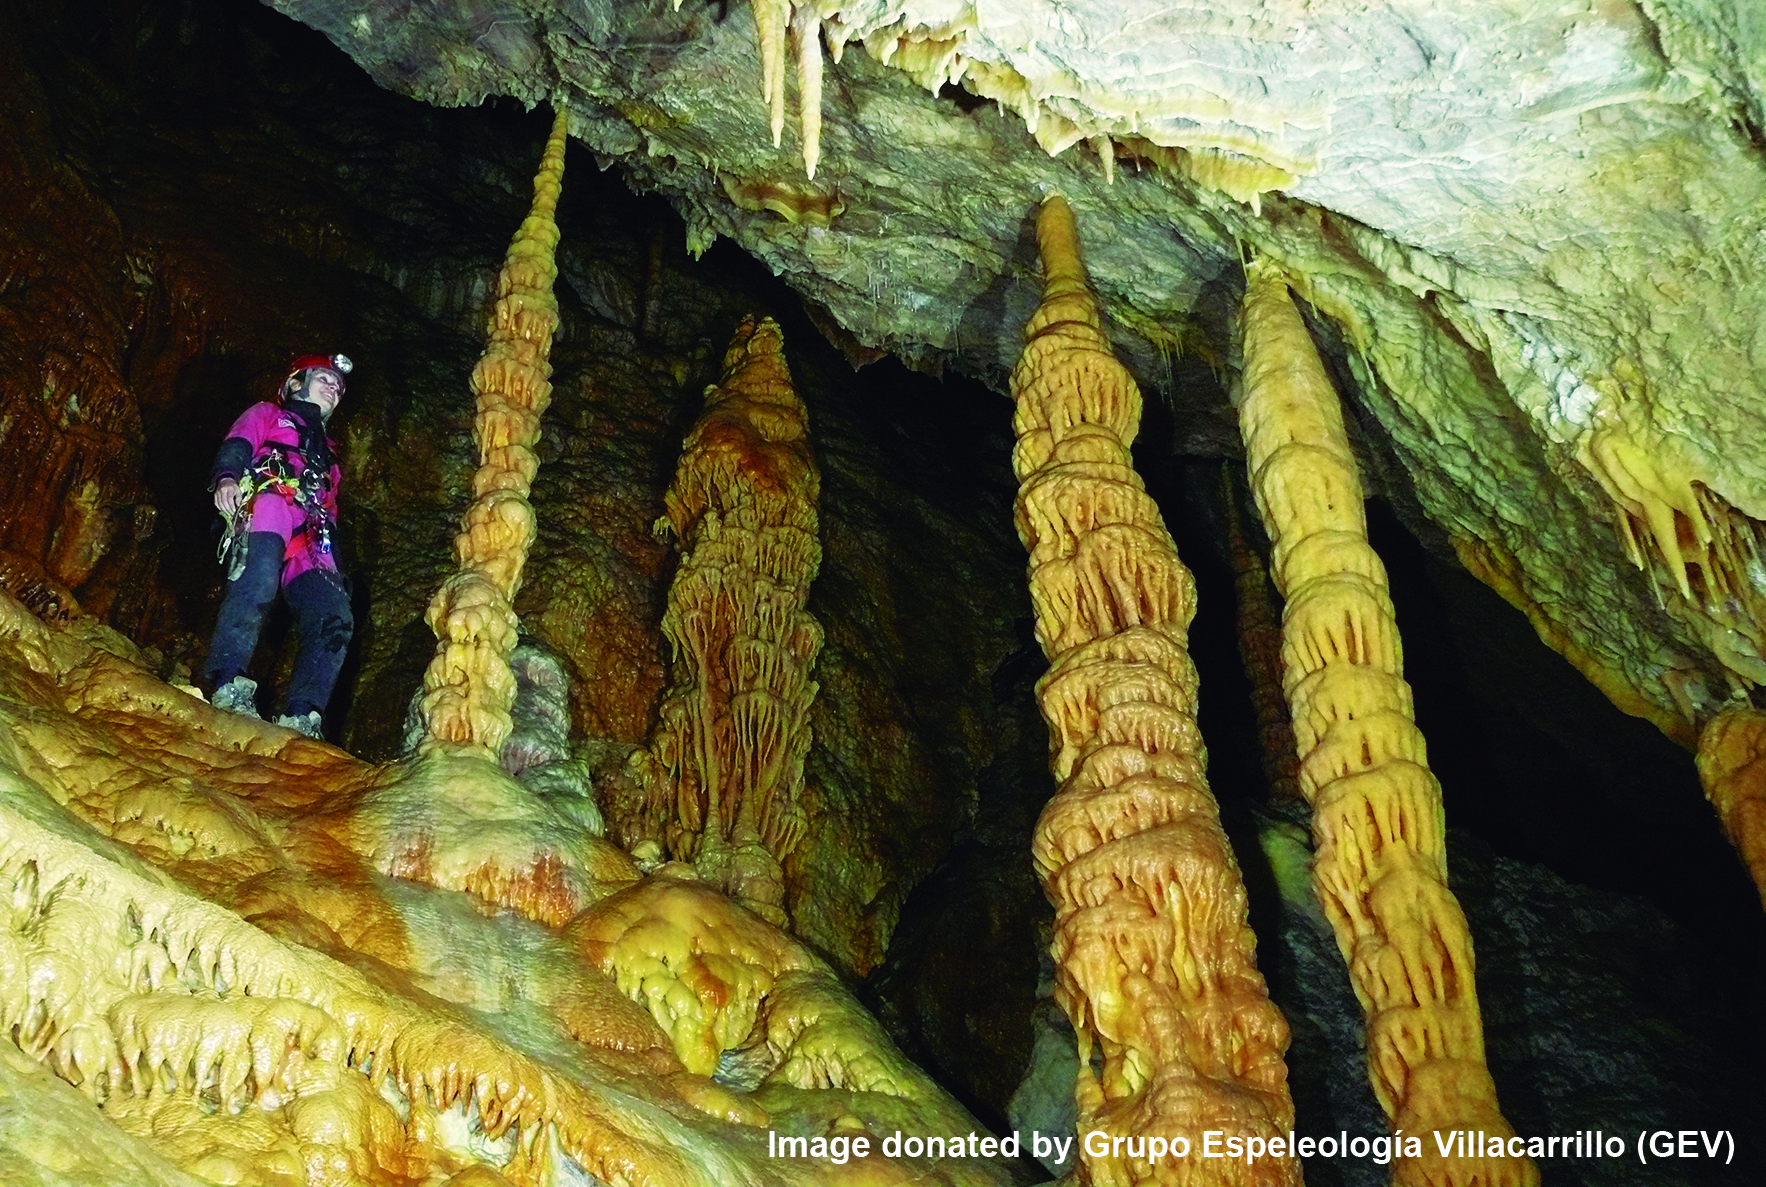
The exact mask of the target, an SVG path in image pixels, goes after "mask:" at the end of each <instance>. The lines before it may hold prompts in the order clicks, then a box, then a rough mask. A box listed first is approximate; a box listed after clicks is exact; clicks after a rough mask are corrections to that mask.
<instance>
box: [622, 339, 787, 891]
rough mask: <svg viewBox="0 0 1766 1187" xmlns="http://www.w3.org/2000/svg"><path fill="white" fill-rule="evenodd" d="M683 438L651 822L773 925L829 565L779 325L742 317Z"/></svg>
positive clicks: (670, 502)
mask: <svg viewBox="0 0 1766 1187" xmlns="http://www.w3.org/2000/svg"><path fill="white" fill-rule="evenodd" d="M705 400H706V408H705V413H704V415H703V416H701V417H700V418H699V422H698V423H697V424H695V425H694V426H693V430H692V432H691V433H689V434H688V435H687V440H686V445H685V448H684V450H683V452H682V454H681V462H680V466H679V468H678V469H677V470H676V471H675V479H674V483H673V484H672V485H671V486H670V487H669V489H668V495H667V499H666V507H667V511H668V514H667V515H666V516H664V517H663V518H662V519H661V520H660V521H658V523H657V527H658V530H665V531H670V532H673V533H674V536H675V538H676V539H678V540H679V541H680V542H681V563H680V568H679V569H678V570H677V571H676V573H675V579H674V584H673V585H672V586H671V587H670V588H669V593H668V610H667V612H666V614H665V615H664V616H663V620H662V631H663V634H664V635H666V636H667V637H668V641H669V645H670V647H671V649H672V651H673V654H674V674H673V682H672V684H671V686H670V689H669V691H668V693H667V695H666V696H665V698H664V700H663V704H662V721H661V724H660V725H659V726H658V727H657V732H656V738H655V744H654V746H653V750H654V753H655V755H656V757H657V759H658V760H659V762H660V763H661V765H662V767H663V768H664V769H665V770H666V772H667V773H666V775H665V776H661V777H658V778H656V779H655V780H654V781H653V783H652V791H651V799H650V805H649V815H650V821H651V827H652V828H653V829H660V830H661V832H662V834H663V835H664V837H665V838H666V840H667V842H668V845H669V848H670V849H671V850H672V851H673V853H674V855H675V856H676V857H681V858H688V859H691V860H692V862H693V863H694V865H695V866H696V867H698V869H699V872H700V875H701V876H702V877H704V878H705V879H706V880H707V881H710V882H711V883H713V884H714V885H717V886H719V887H721V888H722V889H724V890H726V891H728V892H729V893H730V894H732V895H734V896H735V897H736V898H737V899H739V900H740V901H741V902H742V903H743V904H744V905H746V906H748V907H749V908H750V909H752V910H755V911H756V912H758V913H759V914H761V915H762V916H764V917H766V918H767V919H769V920H770V921H772V922H774V923H783V922H784V920H785V911H784V901H785V886H784V874H783V870H782V868H781V864H780V863H782V862H783V861H784V860H785V858H786V856H787V855H788V854H789V853H790V852H791V850H792V849H793V848H795V847H796V845H797V842H798V840H799V838H801V837H802V835H803V830H804V819H803V814H802V810H801V809H800V808H799V806H798V799H799V796H800V794H801V792H802V790H803V760H804V756H805V755H806V754H807V753H808V752H809V736H810V735H809V708H810V702H811V701H813V700H814V699H815V695H816V684H815V681H813V680H811V679H810V669H811V668H812V667H813V666H814V665H815V660H816V653H817V652H819V651H820V650H821V648H822V631H821V628H820V627H819V626H817V625H816V621H815V619H813V618H811V617H810V615H809V612H808V611H807V610H805V609H804V604H805V602H806V601H807V600H808V597H809V586H810V582H811V581H813V580H815V576H816V570H817V569H818V568H819V567H820V566H821V563H822V548H821V544H820V542H819V541H818V540H817V537H816V531H817V527H816V500H817V497H818V495H819V494H820V491H821V476H820V475H819V474H818V473H817V471H816V465H815V459H814V458H813V457H812V456H811V454H810V449H809V435H808V428H807V426H806V424H805V422H804V408H803V402H802V401H801V400H799V399H798V398H797V392H796V391H795V389H793V388H792V386H791V375H790V372H789V371H787V370H786V367H785V356H784V338H783V336H782V335H781V334H780V332H779V327H778V325H777V324H776V323H774V322H773V320H772V319H771V318H767V319H766V320H764V321H762V322H760V323H759V324H758V325H756V324H755V323H754V322H753V321H752V320H749V321H746V322H744V323H743V324H742V326H741V328H740V329H738V330H737V332H736V336H735V339H734V341H732V342H731V344H730V349H729V351H728V353H727V354H725V356H724V371H723V382H722V383H721V384H720V385H717V386H714V387H709V388H707V389H706V392H705Z"/></svg>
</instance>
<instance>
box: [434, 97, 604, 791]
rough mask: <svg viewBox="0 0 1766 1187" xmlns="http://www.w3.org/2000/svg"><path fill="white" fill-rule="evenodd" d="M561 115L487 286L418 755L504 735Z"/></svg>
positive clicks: (526, 533) (549, 303)
mask: <svg viewBox="0 0 1766 1187" xmlns="http://www.w3.org/2000/svg"><path fill="white" fill-rule="evenodd" d="M568 126H569V119H568V116H567V114H566V112H565V111H564V110H563V109H562V108H561V109H560V110H559V112H558V119H557V121H556V122H555V123H554V124H553V125H552V135H551V138H550V139H549V140H548V141H547V142H546V153H545V157H544V158H543V159H542V160H541V162H540V170H539V172H538V173H537V174H535V176H534V180H533V208H532V209H531V210H530V211H529V213H528V216H527V218H526V219H524V220H522V223H521V228H520V229H519V230H518V231H517V232H516V233H515V238H514V240H513V241H512V242H511V243H510V244H509V254H508V256H507V257H506V258H505V259H504V261H503V271H502V274H501V275H500V276H499V277H498V280H497V303H496V307H495V310H494V312H493V313H492V316H491V324H490V329H489V339H490V340H489V342H488V343H487V345H486V346H485V351H484V355H483V357H482V358H480V359H479V360H478V366H476V367H474V368H473V371H472V392H473V395H474V396H476V397H477V400H478V419H477V421H476V422H475V423H474V425H473V435H474V436H475V437H476V438H477V440H478V472H477V474H475V475H474V476H473V479H472V494H473V499H474V501H473V504H472V506H471V507H469V508H467V511H466V518H465V522H464V523H463V524H462V525H461V530H460V534H459V535H457V536H455V537H454V554H455V556H456V557H457V558H458V559H459V562H460V568H459V570H458V571H457V572H456V573H455V574H454V575H453V576H452V577H450V578H448V580H447V581H446V582H444V583H443V584H442V587H441V589H440V590H438V591H436V595H435V598H434V599H433V600H432V601H431V602H430V604H429V613H428V614H427V615H426V616H425V618H426V620H427V621H428V623H429V626H430V629H432V630H433V631H435V637H436V649H435V658H434V659H432V660H430V662H429V670H428V671H427V672H426V673H424V676H423V689H424V692H423V705H422V712H423V720H424V725H425V738H424V747H425V748H426V749H427V748H430V747H433V746H435V745H436V744H438V743H439V744H450V745H454V746H467V747H482V748H483V749H485V750H487V751H488V752H489V754H490V755H491V756H492V757H495V756H496V755H497V753H498V752H499V751H500V750H501V749H502V746H503V743H504V741H506V740H507V739H508V737H509V732H510V729H511V723H510V718H509V709H510V706H511V705H513V704H514V701H515V675H514V673H513V672H512V671H511V670H510V668H509V656H510V655H511V654H512V653H513V652H514V650H515V642H516V634H517V629H516V619H515V610H514V607H513V605H512V602H513V601H514V598H515V592H516V591H517V590H518V589H520V588H521V571H522V568H523V566H525V565H526V563H527V550H528V548H529V547H530V546H531V545H532V544H533V538H534V530H535V529H534V514H533V504H532V503H530V502H528V499H527V495H528V490H529V487H530V485H531V484H532V482H533V476H534V473H535V472H536V471H537V470H538V469H539V458H538V457H537V456H536V455H535V454H534V451H533V447H534V443H535V442H536V441H538V440H539V436H540V414H541V413H543V412H544V411H545V410H546V405H547V404H549V403H551V400H552V384H551V382H550V379H551V375H552V367H551V364H550V363H548V362H547V357H548V356H549V355H550V354H551V350H552V334H553V332H554V331H556V330H557V328H558V302H557V300H556V299H555V298H554V297H553V296H552V282H553V281H554V280H555V279H556V278H557V275H558V265H557V261H556V254H555V253H556V251H557V248H558V224H557V223H556V222H554V221H553V214H554V212H555V211H556V209H557V207H558V194H559V191H560V190H561V189H562V188H563V186H564V146H565V143H566V141H567V139H568V130H569V127H568Z"/></svg>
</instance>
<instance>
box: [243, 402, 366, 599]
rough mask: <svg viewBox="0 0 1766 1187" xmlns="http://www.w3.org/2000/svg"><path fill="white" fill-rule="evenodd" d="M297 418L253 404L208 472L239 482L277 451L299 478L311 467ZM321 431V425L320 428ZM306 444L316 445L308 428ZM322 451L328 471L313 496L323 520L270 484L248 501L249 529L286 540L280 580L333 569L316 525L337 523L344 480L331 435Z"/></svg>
mask: <svg viewBox="0 0 1766 1187" xmlns="http://www.w3.org/2000/svg"><path fill="white" fill-rule="evenodd" d="M302 427H303V426H302V424H301V419H300V417H299V416H298V415H297V414H296V413H295V412H294V411H292V410H291V409H289V408H286V407H284V406H283V405H281V404H277V403H273V402H271V401H268V400H266V401H263V402H262V403H258V404H253V405H252V406H251V407H250V408H247V409H246V410H245V411H244V412H243V413H241V414H240V417H239V419H238V420H236V421H234V422H233V427H232V428H231V429H229V430H228V431H227V439H226V440H225V441H223V442H221V448H220V450H219V451H218V452H217V453H216V455H215V464H214V469H213V471H212V478H213V481H214V482H219V481H220V480H221V479H223V478H232V479H234V480H238V479H240V478H242V477H244V476H245V474H246V473H247V472H249V471H252V470H258V469H260V468H261V467H263V466H265V465H267V464H273V463H272V462H271V459H272V458H273V457H274V456H276V455H280V456H281V457H283V458H286V459H287V469H288V472H289V473H290V474H292V475H293V476H295V477H296V478H298V477H299V476H300V475H301V474H303V473H304V472H306V471H307V470H308V468H309V466H310V460H309V459H308V457H307V452H310V450H309V451H307V452H303V450H302V448H301V436H302V433H301V429H302ZM318 432H319V433H323V432H324V429H323V427H322V426H321V427H320V429H319V430H318ZM307 437H308V442H309V445H312V444H316V443H317V441H316V434H314V433H313V431H312V429H311V428H310V427H309V428H308V430H307ZM324 442H325V451H326V453H328V454H329V455H330V457H331V464H330V466H329V467H328V468H327V472H326V473H325V474H324V475H323V476H322V477H321V478H320V479H319V481H318V488H317V492H316V493H317V494H318V496H319V506H321V507H323V508H324V515H323V517H322V522H320V523H314V522H313V520H314V519H315V515H314V510H313V508H312V507H311V505H310V504H309V505H308V506H302V505H301V504H300V503H299V502H297V501H296V498H295V493H294V491H293V490H291V489H288V488H286V487H282V488H278V487H276V486H274V485H272V486H269V487H268V488H266V489H261V490H260V491H259V492H258V493H257V494H256V495H255V496H254V497H253V498H252V503H251V530H252V531H254V532H275V533H276V534H277V535H279V536H281V537H282V538H283V539H284V540H285V541H287V542H288V551H287V561H288V563H287V565H286V566H285V567H284V571H283V576H282V580H283V583H284V584H287V582H289V581H292V580H293V579H294V578H295V577H298V576H299V575H300V574H301V573H303V572H305V571H306V570H307V569H311V568H314V567H319V566H323V567H326V568H336V562H335V561H334V560H333V559H332V557H331V554H330V552H329V550H328V547H325V548H322V547H321V543H322V542H323V543H325V544H327V545H328V540H322V537H321V535H320V533H319V532H318V531H317V530H307V531H303V530H302V529H317V528H320V527H324V526H327V525H328V524H334V523H336V522H337V491H338V487H339V486H340V485H341V484H342V481H343V469H342V467H341V466H339V465H338V463H337V460H336V459H337V443H336V442H335V441H333V440H331V439H330V438H329V437H325V438H324Z"/></svg>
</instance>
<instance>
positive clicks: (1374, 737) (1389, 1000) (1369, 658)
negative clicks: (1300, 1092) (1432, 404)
mask: <svg viewBox="0 0 1766 1187" xmlns="http://www.w3.org/2000/svg"><path fill="white" fill-rule="evenodd" d="M1243 321H1244V335H1245V395H1244V403H1243V406H1242V407H1241V408H1240V410H1239V423H1240V427H1241V430H1242V432H1243V434H1244V438H1245V457H1246V464H1247V465H1248V466H1249V467H1250V469H1251V474H1252V485H1253V488H1254V490H1255V492H1256V496H1257V507H1258V510H1259V512H1261V514H1262V516H1263V523H1264V527H1265V528H1266V529H1267V530H1268V532H1269V538H1270V543H1271V545H1272V549H1273V567H1274V571H1275V572H1274V575H1275V580H1276V585H1277V587H1278V589H1279V590H1280V591H1281V592H1282V593H1283V594H1284V595H1285V596H1286V598H1287V607H1286V610H1285V612H1284V614H1283V653H1284V667H1285V673H1284V677H1283V681H1284V686H1285V691H1286V692H1287V696H1288V703H1289V706H1290V708H1291V710H1292V713H1293V718H1294V733H1295V738H1296V744H1297V748H1298V753H1299V755H1300V772H1299V776H1300V789H1301V792H1302V793H1303V794H1304V795H1305V796H1306V798H1307V799H1308V800H1309V801H1310V802H1311V804H1312V806H1313V836H1314V840H1315V842H1316V845H1317V857H1316V860H1315V862H1314V865H1313V885H1314V888H1315V889H1316V890H1317V893H1318V898H1319V901H1320V903H1321V904H1322V905H1323V907H1324V911H1325V914H1326V916H1327V917H1328V918H1329V919H1330V921H1331V926H1332V928H1333V929H1334V930H1335V932H1336V935H1337V944H1338V947H1339V948H1341V949H1342V952H1343V956H1344V959H1345V960H1347V961H1348V962H1349V975H1350V979H1351V981H1352V982H1353V983H1354V986H1355V992H1356V996H1357V997H1359V998H1360V999H1361V1005H1362V1009H1363V1010H1364V1011H1365V1012H1366V1014H1367V1028H1368V1034H1367V1047H1368V1070H1369V1073H1370V1075H1371V1077H1372V1080H1373V1087H1374V1095H1375V1096H1376V1097H1377V1098H1378V1099H1379V1102H1380V1105H1381V1107H1382V1108H1384V1109H1385V1110H1386V1114H1387V1116H1389V1117H1390V1118H1391V1119H1392V1124H1393V1128H1394V1129H1395V1130H1402V1131H1403V1132H1404V1133H1406V1134H1409V1135H1420V1136H1421V1137H1422V1139H1423V1140H1422V1143H1421V1148H1422V1153H1421V1156H1420V1157H1416V1158H1403V1159H1398V1160H1395V1161H1394V1164H1393V1181H1394V1182H1396V1183H1400V1184H1405V1185H1407V1187H1408V1185H1416V1187H1421V1185H1423V1184H1429V1185H1431V1187H1445V1185H1448V1184H1452V1185H1455V1187H1469V1185H1471V1184H1481V1185H1485V1187H1490V1185H1494V1184H1517V1185H1519V1184H1534V1183H1537V1182H1538V1181H1539V1174H1538V1171H1537V1170H1536V1169H1535V1168H1534V1166H1533V1164H1532V1163H1531V1162H1529V1161H1527V1160H1525V1159H1520V1158H1515V1159H1509V1158H1488V1159H1479V1158H1444V1157H1442V1156H1440V1155H1439V1153H1438V1151H1437V1147H1436V1145H1435V1142H1434V1141H1433V1140H1432V1139H1431V1137H1430V1132H1431V1131H1439V1132H1442V1133H1446V1132H1447V1131H1450V1130H1483V1131H1484V1132H1486V1133H1491V1134H1498V1133H1500V1134H1503V1135H1510V1134H1512V1133H1513V1132H1514V1131H1513V1130H1512V1129H1510V1128H1509V1125H1508V1123H1507V1122H1506V1121H1505V1120H1504V1119H1503V1117H1502V1114H1501V1112H1500V1111H1499V1110H1498V1108H1497V1104H1496V1086H1495V1084H1494V1083H1493V1082H1492V1081H1491V1079H1490V1073H1489V1071H1488V1070H1487V1069H1486V1067H1485V1064H1484V1034H1483V1026H1482V1022H1481V1021H1480V1018H1479V1014H1478V997H1477V993H1476V990H1475V988H1474V986H1473V976H1472V974H1473V962H1472V941H1471V934H1470V932H1469V931H1468V930H1467V928H1466V921H1465V916H1464V915H1463V914H1462V913H1461V911H1460V909H1459V903H1458V902H1457V901H1456V900H1455V899H1454V897H1453V894H1452V892H1451V891H1449V890H1448V888H1447V850H1446V844H1445V837H1444V832H1445V824H1444V821H1443V818H1442V810H1441V789H1440V786H1439V785H1438V784H1437V783H1436V782H1435V777H1434V775H1433V774H1431V773H1430V771H1429V768H1428V766H1427V758H1426V755H1425V752H1424V745H1423V737H1422V734H1421V732H1420V731H1419V730H1418V729H1417V727H1416V724H1415V722H1414V720H1413V718H1412V714H1411V695H1410V685H1409V684H1407V683H1406V682H1405V680H1404V676H1403V668H1402V660H1401V652H1400V646H1399V640H1398V626H1397V623H1396V621H1395V620H1394V619H1393V616H1392V604H1391V601H1390V599H1389V597H1388V595H1387V592H1386V571H1385V567H1384V566H1383V565H1382V564H1381V563H1380V558H1379V557H1378V556H1377V555H1375V553H1374V551H1373V549H1372V548H1371V547H1370V546H1369V545H1368V542H1367V524H1366V520H1365V518H1364V511H1363V506H1362V502H1363V500H1362V493H1361V480H1360V476H1359V475H1358V474H1357V472H1356V468H1355V458H1354V456H1353V455H1352V454H1351V453H1350V451H1349V438H1348V435H1347V433H1346V432H1345V431H1344V427H1343V415H1342V409H1341V407H1340V406H1339V404H1338V401H1337V395H1336V392H1335V390H1334V389H1333V388H1332V387H1331V385H1330V381H1329V379H1327V378H1326V376H1325V373H1324V368H1323V366H1322V365H1321V364H1320V362H1319V359H1318V354H1317V351H1316V350H1315V349H1314V348H1313V345H1312V340H1311V338H1310V336H1309V335H1308V334H1307V331H1306V326H1305V323H1304V322H1302V321H1301V320H1300V313H1299V310H1298V309H1296V308H1295V306H1294V303H1293V301H1292V299H1291V298H1290V297H1289V296H1288V288H1287V283H1286V281H1285V280H1284V279H1283V278H1282V277H1281V276H1280V274H1279V273H1277V272H1275V271H1274V270H1272V269H1269V268H1267V267H1265V266H1263V265H1261V264H1253V265H1252V266H1251V268H1250V269H1249V270H1248V277H1247V282H1246V292H1245V307H1244V313H1243Z"/></svg>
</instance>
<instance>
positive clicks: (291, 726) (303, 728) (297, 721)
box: [276, 709, 325, 742]
mask: <svg viewBox="0 0 1766 1187" xmlns="http://www.w3.org/2000/svg"><path fill="white" fill-rule="evenodd" d="M276 724H277V725H279V726H281V727H282V728H283V729H285V730H293V731H294V732H295V733H297V734H300V735H302V736H303V737H308V738H311V739H312V740H313V741H315V742H318V741H321V740H323V738H324V734H325V722H324V720H323V719H322V718H321V717H320V716H319V711H318V710H317V709H308V710H307V711H306V712H305V713H292V714H291V713H284V714H283V715H282V716H280V717H278V718H277V719H276Z"/></svg>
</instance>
